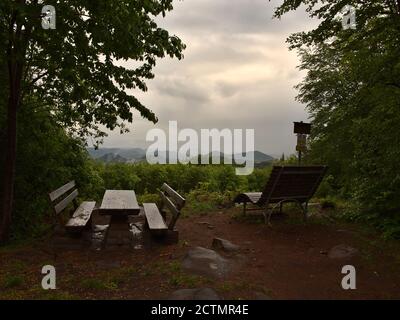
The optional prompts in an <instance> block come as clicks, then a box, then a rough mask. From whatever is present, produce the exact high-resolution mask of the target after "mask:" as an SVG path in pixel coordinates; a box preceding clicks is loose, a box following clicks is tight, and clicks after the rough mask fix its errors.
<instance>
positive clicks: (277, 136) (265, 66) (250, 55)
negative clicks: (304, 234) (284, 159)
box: [105, 0, 315, 155]
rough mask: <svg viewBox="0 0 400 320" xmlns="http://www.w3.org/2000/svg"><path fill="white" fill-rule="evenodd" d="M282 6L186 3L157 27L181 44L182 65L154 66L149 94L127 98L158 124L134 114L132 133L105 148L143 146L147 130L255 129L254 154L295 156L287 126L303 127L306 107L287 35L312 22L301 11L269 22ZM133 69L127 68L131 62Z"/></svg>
mask: <svg viewBox="0 0 400 320" xmlns="http://www.w3.org/2000/svg"><path fill="white" fill-rule="evenodd" d="M281 2H282V0H274V1H271V2H269V1H268V0H184V1H182V2H181V1H175V2H174V6H175V9H174V10H173V11H172V12H170V13H168V14H167V17H166V18H165V19H157V21H158V22H159V24H160V26H161V27H165V28H166V29H167V30H169V31H170V32H171V33H173V34H176V35H178V36H179V37H181V38H182V39H183V41H184V42H185V43H186V44H187V46H188V47H187V50H186V52H185V59H184V60H182V61H178V60H171V59H169V58H166V59H163V60H160V61H158V62H157V67H156V68H155V70H154V72H155V76H156V77H155V79H153V80H151V81H149V82H148V88H149V90H148V92H146V93H143V92H130V93H134V94H135V95H136V96H137V98H138V99H139V100H140V101H141V102H142V103H143V104H144V105H146V106H148V107H149V108H150V109H152V110H153V111H154V112H155V113H156V115H157V117H158V118H159V123H157V124H156V125H154V124H152V123H149V122H148V121H146V120H144V119H141V117H140V116H139V115H138V114H137V113H134V123H133V125H131V126H130V127H131V128H132V131H131V133H129V134H127V135H123V136H121V135H119V134H118V132H117V131H116V132H111V133H110V136H109V138H107V139H106V141H105V146H114V147H135V146H137V147H145V146H146V145H147V144H146V141H145V137H146V133H147V131H148V130H149V129H152V128H161V129H164V130H167V129H168V121H170V120H177V121H178V126H179V128H181V129H182V128H193V129H195V130H200V129H202V128H219V129H222V128H231V129H234V128H238V129H240V128H242V129H246V128H249V129H255V133H256V149H258V150H260V151H264V152H267V153H270V154H274V155H279V154H281V153H282V152H285V153H294V152H295V150H294V148H295V140H296V139H295V136H294V135H293V133H292V126H293V124H292V122H293V121H306V120H307V118H308V114H307V112H306V111H305V110H304V106H303V105H301V104H300V103H298V102H296V101H295V96H296V94H297V92H296V90H295V89H294V88H293V86H294V85H295V84H297V83H298V82H299V81H301V78H302V76H304V74H303V73H301V72H299V71H298V70H297V69H296V66H297V65H298V64H299V61H298V59H297V58H296V55H295V53H289V52H288V49H287V45H286V43H285V40H286V37H287V36H288V35H289V34H290V33H292V32H296V31H302V30H307V29H310V27H311V26H312V25H313V24H315V22H313V21H310V20H309V19H308V18H307V15H306V14H305V13H304V12H301V11H299V12H295V13H290V14H288V15H287V16H285V17H284V18H283V19H282V20H281V21H279V20H276V19H274V20H272V15H273V9H274V7H276V6H277V5H279V4H280V3H281ZM132 65H133V63H132Z"/></svg>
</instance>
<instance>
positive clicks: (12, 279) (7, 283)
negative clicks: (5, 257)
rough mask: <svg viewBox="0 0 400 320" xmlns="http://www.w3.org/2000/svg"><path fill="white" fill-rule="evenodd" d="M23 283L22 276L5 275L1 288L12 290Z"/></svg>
mask: <svg viewBox="0 0 400 320" xmlns="http://www.w3.org/2000/svg"><path fill="white" fill-rule="evenodd" d="M24 282H25V279H24V277H23V276H18V275H6V276H5V277H4V279H3V281H2V287H3V288H4V289H12V288H17V287H20V286H22V284H23V283H24Z"/></svg>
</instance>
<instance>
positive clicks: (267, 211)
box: [263, 205, 273, 226]
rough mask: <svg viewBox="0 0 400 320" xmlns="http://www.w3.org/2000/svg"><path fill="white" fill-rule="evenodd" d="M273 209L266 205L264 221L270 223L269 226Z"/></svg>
mask: <svg viewBox="0 0 400 320" xmlns="http://www.w3.org/2000/svg"><path fill="white" fill-rule="evenodd" d="M272 211H273V210H272V209H270V208H268V205H267V206H266V207H265V210H263V215H264V223H265V224H268V225H269V226H271V216H272Z"/></svg>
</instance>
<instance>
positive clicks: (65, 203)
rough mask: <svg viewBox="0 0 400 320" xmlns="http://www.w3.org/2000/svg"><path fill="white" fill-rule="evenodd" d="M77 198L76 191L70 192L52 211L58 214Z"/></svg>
mask: <svg viewBox="0 0 400 320" xmlns="http://www.w3.org/2000/svg"><path fill="white" fill-rule="evenodd" d="M77 196H78V189H75V190H74V191H72V192H71V193H70V194H69V195H68V196H66V197H65V198H64V199H63V200H61V201H60V202H59V203H58V204H56V205H55V206H54V211H55V213H56V214H59V213H60V212H61V211H63V210H64V209H65V208H66V207H67V206H68V205H69V204H70V203H71V202H72V201H73V200H74V199H75V198H76V197H77Z"/></svg>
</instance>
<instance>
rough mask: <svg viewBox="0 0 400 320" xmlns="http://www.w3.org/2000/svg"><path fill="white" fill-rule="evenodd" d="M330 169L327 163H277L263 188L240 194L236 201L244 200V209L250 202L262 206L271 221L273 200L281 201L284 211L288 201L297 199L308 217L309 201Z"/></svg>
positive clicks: (279, 204)
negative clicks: (259, 190)
mask: <svg viewBox="0 0 400 320" xmlns="http://www.w3.org/2000/svg"><path fill="white" fill-rule="evenodd" d="M327 169H328V168H327V167H326V166H274V167H273V169H272V172H271V175H270V177H269V179H268V182H267V183H266V185H265V187H264V190H263V191H262V192H248V193H242V194H239V195H238V196H237V197H236V198H235V200H234V202H235V203H243V212H244V213H246V209H247V203H249V204H252V205H255V206H257V207H258V210H260V209H262V210H263V214H264V217H265V223H267V222H268V223H269V222H270V219H271V214H272V212H273V209H269V208H268V205H269V204H275V205H276V206H277V205H278V206H279V207H280V211H282V205H283V204H284V203H285V202H295V203H297V204H298V205H299V207H300V208H301V209H302V211H303V214H304V219H305V220H306V219H307V212H308V202H309V201H310V199H311V198H312V197H313V195H314V193H315V192H316V190H317V189H318V187H319V185H320V183H321V181H322V179H323V177H324V176H325V174H326V171H327ZM247 210H250V209H247ZM255 210H257V209H255Z"/></svg>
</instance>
